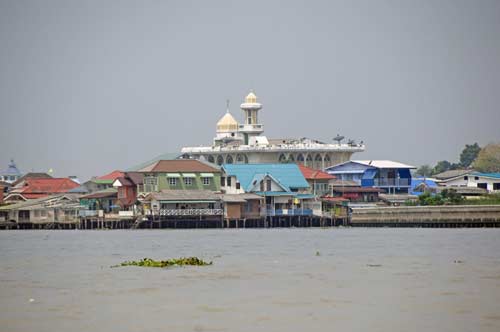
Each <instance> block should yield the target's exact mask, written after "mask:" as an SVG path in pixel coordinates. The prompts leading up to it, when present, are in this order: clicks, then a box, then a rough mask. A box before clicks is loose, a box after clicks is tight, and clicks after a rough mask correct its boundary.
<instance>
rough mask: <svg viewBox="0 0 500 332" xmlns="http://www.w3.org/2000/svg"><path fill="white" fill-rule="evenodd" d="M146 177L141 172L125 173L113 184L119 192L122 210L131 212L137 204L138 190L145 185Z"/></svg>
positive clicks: (119, 202)
mask: <svg viewBox="0 0 500 332" xmlns="http://www.w3.org/2000/svg"><path fill="white" fill-rule="evenodd" d="M143 180H144V175H143V174H142V173H139V172H125V174H124V175H123V176H121V177H119V178H116V180H115V181H114V182H113V187H114V188H117V190H118V204H119V205H120V207H121V208H122V210H129V209H130V208H132V207H134V206H135V204H136V202H137V189H138V187H139V186H142V185H143Z"/></svg>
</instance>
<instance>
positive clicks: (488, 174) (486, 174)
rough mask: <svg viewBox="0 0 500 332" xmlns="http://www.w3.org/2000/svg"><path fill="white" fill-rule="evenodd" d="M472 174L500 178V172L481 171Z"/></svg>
mask: <svg viewBox="0 0 500 332" xmlns="http://www.w3.org/2000/svg"><path fill="white" fill-rule="evenodd" d="M472 175H474V176H482V177H485V178H494V179H500V173H480V172H476V173H472Z"/></svg>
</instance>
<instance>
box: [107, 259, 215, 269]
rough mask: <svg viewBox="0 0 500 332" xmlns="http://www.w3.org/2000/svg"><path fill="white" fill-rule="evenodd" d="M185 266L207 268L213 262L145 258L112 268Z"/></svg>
mask: <svg viewBox="0 0 500 332" xmlns="http://www.w3.org/2000/svg"><path fill="white" fill-rule="evenodd" d="M184 265H194V266H205V265H212V262H205V261H204V260H202V259H201V258H198V257H181V258H172V259H167V260H165V261H155V260H153V259H151V258H143V259H141V260H140V261H126V262H123V263H121V264H119V265H114V266H112V267H120V266H143V267H169V266H184Z"/></svg>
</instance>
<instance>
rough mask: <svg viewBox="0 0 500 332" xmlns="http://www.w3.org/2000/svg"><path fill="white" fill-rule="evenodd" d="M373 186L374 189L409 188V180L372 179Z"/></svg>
mask: <svg viewBox="0 0 500 332" xmlns="http://www.w3.org/2000/svg"><path fill="white" fill-rule="evenodd" d="M373 186H374V187H409V186H410V179H396V178H392V179H391V178H388V179H374V180H373Z"/></svg>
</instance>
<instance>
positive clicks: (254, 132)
mask: <svg viewBox="0 0 500 332" xmlns="http://www.w3.org/2000/svg"><path fill="white" fill-rule="evenodd" d="M240 108H241V109H242V110H243V113H244V116H245V120H244V121H245V122H244V123H243V124H240V123H238V121H236V119H235V118H234V117H233V116H232V115H231V113H230V112H229V106H228V108H227V111H226V114H225V115H224V116H223V117H222V118H221V119H220V120H219V122H217V131H216V136H215V138H214V140H213V144H212V145H211V146H199V147H184V148H182V150H181V153H182V156H183V157H184V158H195V159H201V160H206V161H208V162H211V163H215V164H218V165H222V164H224V163H226V164H233V163H244V164H248V163H250V164H254V163H290V162H293V163H299V164H303V165H305V166H309V167H312V168H315V169H324V168H327V167H330V166H333V165H336V164H339V163H342V162H345V161H348V160H350V159H351V155H352V154H353V153H354V152H362V151H364V150H365V146H364V145H363V144H362V142H361V143H355V142H354V141H352V140H349V141H348V142H347V143H342V137H339V136H337V138H336V142H335V143H324V142H320V141H318V140H314V139H309V138H305V137H304V138H297V139H289V138H288V139H268V138H267V137H266V136H264V135H263V133H264V126H263V125H262V124H260V123H259V117H258V115H259V111H260V110H261V109H262V104H261V103H259V102H258V101H257V96H256V95H255V93H254V92H253V91H252V92H250V93H249V94H248V95H247V96H246V97H245V101H244V102H243V103H242V104H241V105H240ZM334 140H335V139H334Z"/></svg>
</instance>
